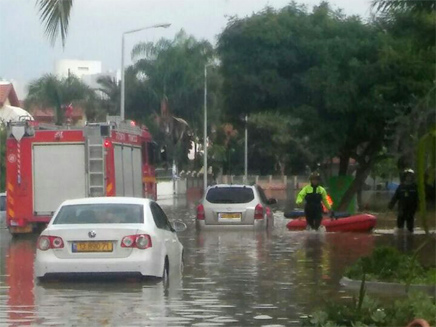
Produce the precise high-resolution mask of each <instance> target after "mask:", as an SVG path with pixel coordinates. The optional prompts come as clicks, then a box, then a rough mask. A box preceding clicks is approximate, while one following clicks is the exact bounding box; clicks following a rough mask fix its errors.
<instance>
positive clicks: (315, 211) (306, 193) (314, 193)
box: [296, 172, 333, 230]
mask: <svg viewBox="0 0 436 327" xmlns="http://www.w3.org/2000/svg"><path fill="white" fill-rule="evenodd" d="M309 180H310V184H309V185H306V186H305V187H303V189H302V190H301V191H300V193H298V196H297V201H296V204H301V203H303V201H305V205H304V214H305V216H306V221H307V225H308V226H310V227H311V228H312V229H313V230H318V228H319V226H320V225H321V220H322V213H323V209H322V204H324V206H325V207H326V208H327V210H329V211H330V212H331V215H332V216H333V212H332V211H331V210H332V207H331V206H330V203H329V201H328V200H327V192H326V190H325V188H324V187H322V186H321V185H319V184H320V181H321V178H320V176H319V173H317V172H315V173H312V174H311V175H310V177H309Z"/></svg>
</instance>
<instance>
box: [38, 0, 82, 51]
mask: <svg viewBox="0 0 436 327" xmlns="http://www.w3.org/2000/svg"><path fill="white" fill-rule="evenodd" d="M36 5H37V6H38V7H39V14H40V20H41V22H42V23H43V24H44V25H45V35H46V36H47V37H48V38H49V40H50V43H51V44H52V46H53V45H54V44H55V43H56V40H57V38H58V35H59V32H60V36H61V40H62V46H63V47H65V41H66V37H67V32H68V23H69V19H70V13H71V8H72V6H73V0H36Z"/></svg>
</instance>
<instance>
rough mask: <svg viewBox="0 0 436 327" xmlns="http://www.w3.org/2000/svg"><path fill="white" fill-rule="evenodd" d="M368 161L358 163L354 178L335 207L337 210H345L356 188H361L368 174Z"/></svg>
mask: <svg viewBox="0 0 436 327" xmlns="http://www.w3.org/2000/svg"><path fill="white" fill-rule="evenodd" d="M370 166H371V165H370V162H365V163H362V164H360V165H359V167H358V168H357V171H356V178H355V179H354V181H353V182H352V183H351V185H350V187H349V188H348V190H347V191H346V192H345V194H344V195H343V196H342V199H341V201H340V203H339V206H338V208H337V210H338V211H345V210H346V208H347V207H348V204H349V203H350V201H351V200H352V199H353V196H354V195H355V194H356V193H357V191H358V190H360V189H361V188H362V185H363V183H364V182H365V180H366V178H367V177H368V174H369V168H370Z"/></svg>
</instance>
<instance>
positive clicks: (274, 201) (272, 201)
mask: <svg viewBox="0 0 436 327" xmlns="http://www.w3.org/2000/svg"><path fill="white" fill-rule="evenodd" d="M267 204H277V199H274V198H271V199H268V202H267Z"/></svg>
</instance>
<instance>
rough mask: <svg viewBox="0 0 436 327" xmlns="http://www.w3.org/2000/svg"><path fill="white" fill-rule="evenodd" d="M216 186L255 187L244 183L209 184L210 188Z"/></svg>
mask: <svg viewBox="0 0 436 327" xmlns="http://www.w3.org/2000/svg"><path fill="white" fill-rule="evenodd" d="M215 187H238V188H243V187H246V188H253V187H254V185H244V184H216V185H211V186H209V188H215Z"/></svg>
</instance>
